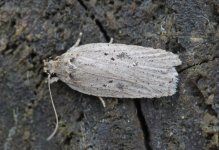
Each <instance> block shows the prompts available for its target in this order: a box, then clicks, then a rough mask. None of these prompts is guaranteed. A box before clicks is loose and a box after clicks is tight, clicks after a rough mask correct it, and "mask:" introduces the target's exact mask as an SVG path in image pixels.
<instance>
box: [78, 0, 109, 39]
mask: <svg viewBox="0 0 219 150" xmlns="http://www.w3.org/2000/svg"><path fill="white" fill-rule="evenodd" d="M78 2H79V3H80V5H81V6H82V7H83V8H84V9H85V10H86V11H87V12H88V14H89V17H90V18H91V19H92V20H94V21H95V23H96V25H97V26H98V28H99V29H100V31H101V32H102V34H103V36H104V38H105V40H106V41H107V42H109V41H110V36H109V35H108V34H107V31H106V30H105V29H104V27H103V25H102V24H101V22H100V21H99V20H98V19H96V17H95V15H94V14H92V13H91V12H89V10H88V7H87V6H86V5H85V4H84V2H83V0H78Z"/></svg>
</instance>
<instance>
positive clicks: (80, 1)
mask: <svg viewBox="0 0 219 150" xmlns="http://www.w3.org/2000/svg"><path fill="white" fill-rule="evenodd" d="M78 2H79V3H80V5H81V6H82V7H83V8H84V9H85V10H87V6H86V5H85V4H84V2H83V1H82V0H78Z"/></svg>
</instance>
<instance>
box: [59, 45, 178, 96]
mask: <svg viewBox="0 0 219 150" xmlns="http://www.w3.org/2000/svg"><path fill="white" fill-rule="evenodd" d="M72 56H76V57H75V59H74V62H72V63H73V64H74V66H75V67H76V68H77V69H75V70H74V72H72V76H73V77H72V79H71V80H69V81H67V84H68V85H69V86H70V87H71V88H73V89H75V90H77V91H80V92H82V93H86V94H89V95H95V96H101V97H118V98H141V97H145V98H153V97H162V96H169V95H173V94H174V93H175V92H176V85H177V84H176V83H177V75H178V73H177V72H176V70H175V68H174V66H178V65H180V64H181V61H180V59H179V58H178V56H177V55H175V54H173V53H171V52H167V51H165V50H162V49H153V48H148V47H142V46H134V45H125V44H108V43H96V44H86V45H82V46H79V47H76V48H73V49H70V50H69V51H68V52H67V53H65V55H64V57H63V58H64V59H69V60H70V59H71V58H72Z"/></svg>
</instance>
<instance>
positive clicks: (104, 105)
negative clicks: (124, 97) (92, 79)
mask: <svg viewBox="0 0 219 150" xmlns="http://www.w3.org/2000/svg"><path fill="white" fill-rule="evenodd" d="M98 98H99V100H100V101H101V103H102V104H103V107H104V108H105V107H106V103H105V101H104V100H103V98H102V97H98Z"/></svg>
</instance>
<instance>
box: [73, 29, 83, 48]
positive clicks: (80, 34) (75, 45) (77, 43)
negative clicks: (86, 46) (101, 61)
mask: <svg viewBox="0 0 219 150" xmlns="http://www.w3.org/2000/svg"><path fill="white" fill-rule="evenodd" d="M81 37H82V32H80V33H79V37H78V39H77V41H76V42H75V44H74V45H73V46H72V47H77V46H78V45H79V44H80V42H81Z"/></svg>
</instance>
